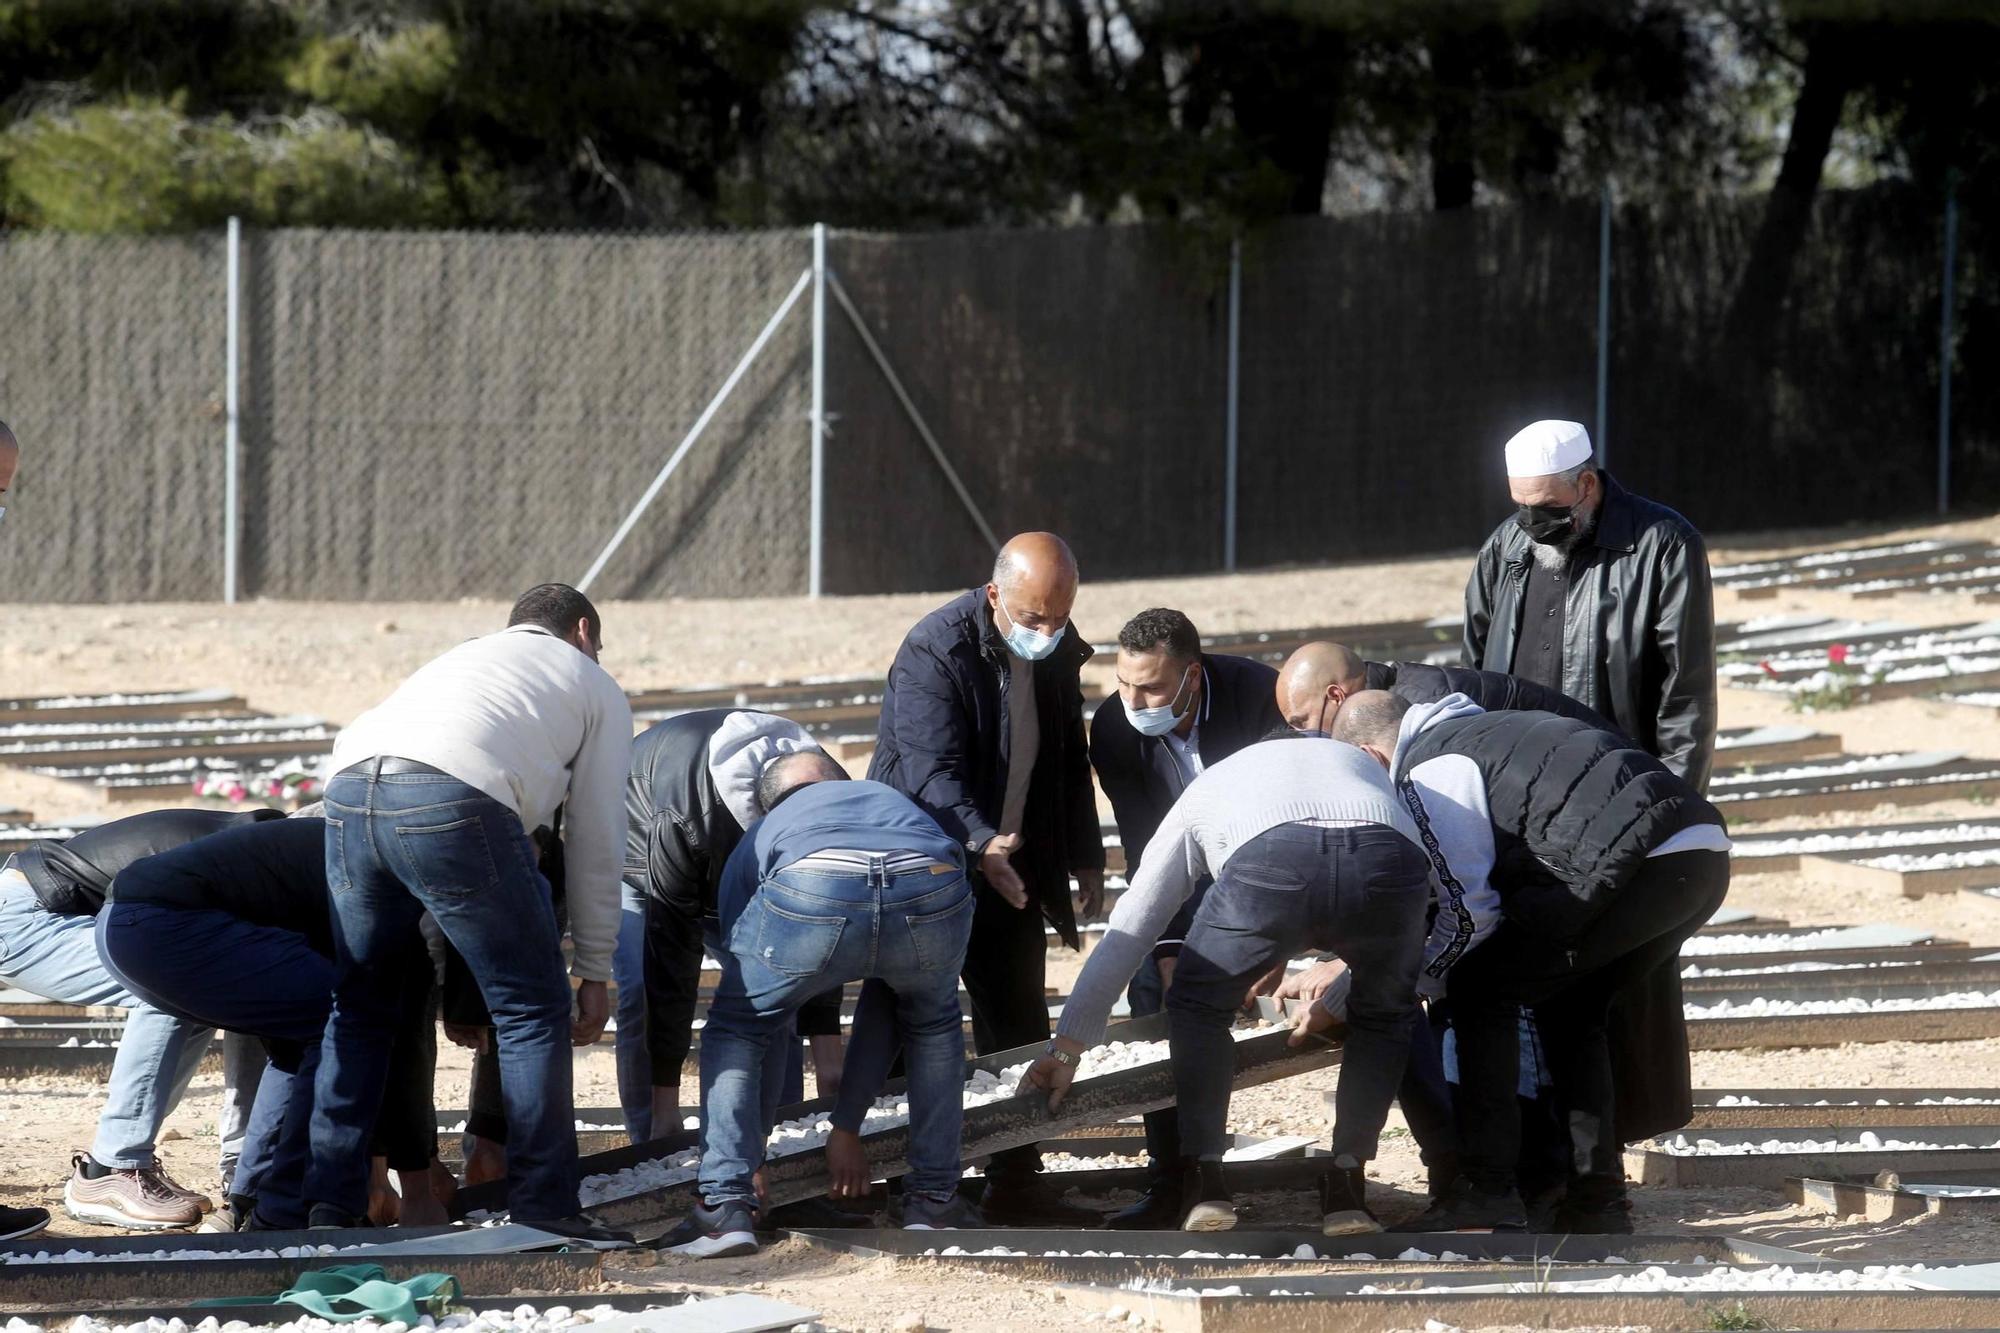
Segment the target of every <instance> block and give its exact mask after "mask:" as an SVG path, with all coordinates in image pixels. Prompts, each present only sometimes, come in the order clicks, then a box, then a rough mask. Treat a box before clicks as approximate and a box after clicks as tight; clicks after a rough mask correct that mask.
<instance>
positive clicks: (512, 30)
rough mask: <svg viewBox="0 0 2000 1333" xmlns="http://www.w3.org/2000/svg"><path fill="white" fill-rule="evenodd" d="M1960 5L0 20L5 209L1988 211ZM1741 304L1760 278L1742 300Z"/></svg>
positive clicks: (1977, 64) (23, 212) (1494, 4)
mask: <svg viewBox="0 0 2000 1333" xmlns="http://www.w3.org/2000/svg"><path fill="white" fill-rule="evenodd" d="M1996 106H2000V9H1996V7H1995V6H1993V5H1991V4H1988V3H1982V0H1696V2H1692V3H1691V2H1690V0H1592V3H1588V4H1584V3H1576V2H1575V0H834V2H832V3H819V2H815V0H0V173H4V177H0V207H4V209H5V220H6V221H7V222H8V223H10V224H12V225H16V226H46V227H58V228H68V229H77V230H95V231H160V230H175V229H181V228H189V227H204V226H209V225H212V224H213V223H214V222H215V221H216V220H217V219H218V218H220V217H223V216H227V215H229V214H237V215H240V216H243V217H245V218H247V219H250V220H252V221H255V222H259V223H266V224H302V225H329V226H332V225H337V226H358V227H437V226H454V227H683V226H700V227H709V226H754V225H778V224H787V225H789V224H794V223H797V222H801V221H806V220H825V221H830V222H834V223H838V224H842V225H849V226H873V227H910V226H936V225H959V224H991V223H1014V222H1046V221H1063V220H1070V219H1077V220H1105V219H1155V218H1158V219H1178V220H1181V221H1185V222H1194V223H1208V224H1215V225H1218V226H1228V227H1232V228H1234V227H1237V226H1241V225H1244V224H1246V223H1255V222H1256V221H1258V220H1260V219H1264V218H1269V217H1274V216H1280V215H1286V214H1299V213H1319V212H1324V211H1343V210H1350V209H1356V208H1373V207H1411V208H1419V207H1430V208H1440V209H1449V208H1462V207H1468V206H1476V205H1478V204H1480V203H1482V202H1487V201H1504V200H1513V199H1532V198H1537V197H1545V196H1575V195H1578V194H1587V193H1591V192H1594V191H1595V190H1596V189H1597V188H1598V187H1599V185H1600V184H1601V183H1603V182H1607V181H1608V182H1610V183H1612V185H1613V186H1614V188H1615V189H1616V190H1617V191H1618V192H1619V194H1620V195H1621V196H1623V197H1628V198H1636V197H1652V198H1658V199H1662V200H1672V199H1674V198H1677V197H1688V196H1693V195H1698V194H1703V193H1710V192H1716V191H1739V190H1746V189H1765V188H1770V189H1771V201H1770V206H1769V210H1768V214H1767V217H1766V220H1765V224H1764V229H1763V232H1762V233H1761V234H1760V236H1759V238H1758V242H1757V244H1758V246H1759V247H1760V250H1759V253H1760V254H1763V255H1767V256H1777V257H1778V262H1775V263H1772V264H1765V265H1762V266H1761V268H1760V272H1762V273H1763V274H1764V277H1763V278H1762V279H1760V281H1761V282H1762V283H1763V287H1762V288H1761V289H1755V290H1746V292H1745V294H1744V297H1743V311H1742V316H1741V317H1742V319H1744V320H1754V318H1755V317H1756V312H1757V310H1759V309H1762V308H1767V307H1768V303H1769V302H1770V301H1771V300H1774V299H1782V295H1783V290H1784V264H1783V262H1782V256H1783V255H1784V254H1785V253H1787V252H1788V251H1789V249H1791V248H1795V246H1796V244H1797V238H1798V233H1799V228H1800V227H1801V226H1802V225H1803V219H1804V218H1805V217H1806V216H1807V215H1808V211H1809V206H1810V202H1811V200H1812V198H1813V196H1814V194H1815V193H1816V192H1817V190H1818V189H1819V188H1821V185H1822V182H1823V181H1824V180H1826V179H1829V173H1832V176H1831V178H1835V179H1841V180H1862V179H1867V178H1869V177H1871V176H1875V175H1881V174H1894V175H1906V176H1910V177H1914V178H1916V179H1918V180H1921V181H1924V182H1926V183H1928V184H1929V185H1930V186H1932V187H1935V188H1938V189H1941V188H1942V186H1943V183H1944V181H1945V180H1946V178H1947V176H1948V175H1954V174H1955V179H1957V180H1958V182H1959V188H1961V190H1963V191H1965V192H1967V193H1968V194H1969V195H1971V196H1973V197H1979V198H1986V197H1990V196H1992V195H1993V194H1995V193H1997V192H2000V110H1996ZM1753 286H1754V285H1753Z"/></svg>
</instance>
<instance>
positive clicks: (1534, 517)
mask: <svg viewBox="0 0 2000 1333" xmlns="http://www.w3.org/2000/svg"><path fill="white" fill-rule="evenodd" d="M1575 512H1576V506H1575V505H1521V506H1519V507H1517V508H1516V509H1515V511H1514V521H1515V522H1516V523H1518V524H1520V526H1521V531H1523V532H1525V533H1527V534H1528V540H1529V541H1533V542H1539V543H1541V544H1542V545H1543V546H1553V545H1554V544H1555V543H1557V542H1559V541H1561V540H1562V539H1563V538H1565V537H1567V536H1569V534H1570V532H1571V531H1572V530H1573V528H1574V526H1575V525H1574V524H1573V523H1572V522H1571V516H1572V515H1573V514H1574V513H1575Z"/></svg>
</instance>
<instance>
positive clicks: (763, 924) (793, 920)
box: [731, 898, 847, 977]
mask: <svg viewBox="0 0 2000 1333" xmlns="http://www.w3.org/2000/svg"><path fill="white" fill-rule="evenodd" d="M751 911H752V912H753V913H754V914H755V918H756V937H755V939H754V940H751V941H750V942H749V943H750V948H748V949H742V948H741V946H740V945H739V944H737V941H740V940H742V939H743V936H744V934H745V932H744V930H743V926H744V925H747V924H749V922H748V920H747V919H746V920H745V921H743V922H739V923H738V925H737V929H736V930H735V931H734V932H733V935H734V938H733V939H732V941H731V944H732V946H734V947H736V948H737V949H738V952H741V953H747V954H749V955H751V956H752V957H754V958H756V960H757V961H758V962H760V963H762V964H763V965H764V966H765V967H768V968H770V969H771V970H772V971H773V972H781V973H783V974H784V975H786V976H788V977H809V976H812V975H814V974H815V973H819V972H824V971H826V969H827V966H828V964H830V963H832V962H833V955H834V951H835V950H836V949H838V948H840V937H841V935H842V933H843V932H844V931H845V930H846V928H847V918H845V917H839V916H808V915H806V914H805V913H802V912H788V911H786V910H785V909H784V908H782V907H779V906H778V905H777V904H775V903H772V902H769V901H767V900H764V899H761V898H760V899H758V900H757V901H756V902H755V903H754V904H753V906H752V908H751Z"/></svg>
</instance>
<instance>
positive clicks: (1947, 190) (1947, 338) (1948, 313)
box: [1937, 171, 1958, 514]
mask: <svg viewBox="0 0 2000 1333" xmlns="http://www.w3.org/2000/svg"><path fill="white" fill-rule="evenodd" d="M1957 175H1958V173H1957V172H1955V171H1954V172H1952V173H1951V174H1949V175H1947V176H1946V177H1945V186H1944V300H1943V301H1942V302H1941V303H1940V304H1941V307H1942V313H1941V314H1940V315H1939V316H1938V445H1937V447H1938V453H1937V488H1938V501H1937V507H1938V513H1940V514H1948V513H1950V512H1951V361H1952V325H1953V322H1954V321H1953V319H1952V315H1953V313H1954V312H1953V310H1952V307H1953V306H1954V305H1955V304H1956V303H1957V302H1956V296H1957V287H1958V272H1957V269H1958V179H1957Z"/></svg>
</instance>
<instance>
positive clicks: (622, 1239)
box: [507, 1213, 639, 1249]
mask: <svg viewBox="0 0 2000 1333" xmlns="http://www.w3.org/2000/svg"><path fill="white" fill-rule="evenodd" d="M507 1220H508V1221H510V1222H514V1223H517V1224H519V1225H521V1226H524V1227H533V1228H534V1229H535V1230H537V1231H546V1232H548V1233H549V1234H550V1235H553V1236H562V1237H564V1238H565V1239H568V1240H581V1241H588V1242H589V1243H590V1244H592V1245H596V1246H599V1247H601V1248H605V1249H621V1248H625V1247H628V1246H632V1245H637V1244H638V1243H639V1242H638V1241H637V1240H636V1239H635V1238H634V1237H633V1235H632V1233H631V1232H629V1231H618V1230H615V1229H614V1228H611V1227H607V1226H605V1225H604V1224H603V1223H601V1222H599V1221H598V1220H597V1219H596V1218H594V1217H592V1216H591V1215H590V1214H588V1213H572V1214H570V1215H569V1216H568V1217H558V1218H553V1219H544V1220H542V1221H539V1222H536V1221H530V1220H528V1219H526V1218H521V1217H510V1218H508V1219H507Z"/></svg>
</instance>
